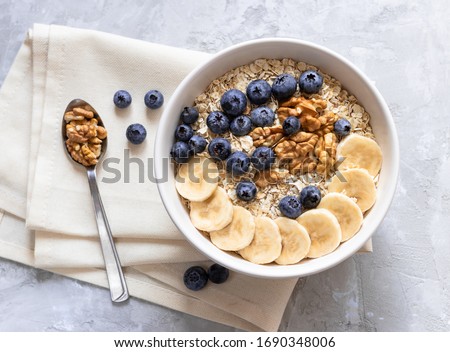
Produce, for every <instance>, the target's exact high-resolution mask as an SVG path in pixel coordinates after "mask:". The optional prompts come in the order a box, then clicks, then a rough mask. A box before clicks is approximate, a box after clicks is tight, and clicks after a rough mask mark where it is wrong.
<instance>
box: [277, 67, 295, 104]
mask: <svg viewBox="0 0 450 352" xmlns="http://www.w3.org/2000/svg"><path fill="white" fill-rule="evenodd" d="M296 90H297V81H296V80H295V78H294V76H292V75H290V74H289V73H282V74H281V75H279V76H277V78H275V81H273V83H272V94H273V96H274V97H275V98H277V99H278V100H285V99H288V98H290V97H291V96H293V95H294V93H295V91H296Z"/></svg>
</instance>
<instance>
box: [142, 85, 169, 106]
mask: <svg viewBox="0 0 450 352" xmlns="http://www.w3.org/2000/svg"><path fill="white" fill-rule="evenodd" d="M144 103H145V105H146V106H147V107H148V108H149V109H159V108H160V107H161V106H162V105H163V104H164V97H163V95H162V94H161V92H160V91H159V90H154V89H153V90H150V91H148V92H147V93H146V94H145V96H144Z"/></svg>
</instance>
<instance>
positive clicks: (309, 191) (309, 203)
mask: <svg viewBox="0 0 450 352" xmlns="http://www.w3.org/2000/svg"><path fill="white" fill-rule="evenodd" d="M321 199H322V196H321V194H320V190H319V189H318V188H317V187H316V186H306V187H305V188H303V189H302V191H301V192H300V202H301V203H302V206H303V208H306V209H312V208H315V207H317V206H318V205H319V203H320V200H321Z"/></svg>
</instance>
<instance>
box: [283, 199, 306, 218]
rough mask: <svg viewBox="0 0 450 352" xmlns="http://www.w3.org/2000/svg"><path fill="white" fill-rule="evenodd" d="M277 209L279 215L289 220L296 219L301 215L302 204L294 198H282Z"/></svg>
mask: <svg viewBox="0 0 450 352" xmlns="http://www.w3.org/2000/svg"><path fill="white" fill-rule="evenodd" d="M278 207H279V208H280V211H281V214H283V215H284V216H286V217H288V218H291V219H296V218H298V217H299V216H300V214H301V213H302V204H301V203H300V200H299V199H298V198H297V197H294V196H286V197H284V198H282V199H281V200H280V203H279V204H278Z"/></svg>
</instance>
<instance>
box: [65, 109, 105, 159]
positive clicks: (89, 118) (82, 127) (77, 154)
mask: <svg viewBox="0 0 450 352" xmlns="http://www.w3.org/2000/svg"><path fill="white" fill-rule="evenodd" d="M94 116H95V114H94V112H93V111H92V110H91V109H90V107H88V106H83V107H75V108H74V109H72V111H68V112H66V113H65V115H64V120H65V121H66V122H67V124H66V136H67V140H66V147H67V150H68V151H69V154H70V155H71V156H72V158H73V159H74V160H75V161H77V162H79V163H80V164H82V165H84V166H91V165H95V164H97V163H98V159H97V158H98V157H99V156H100V154H101V150H102V143H103V140H104V139H105V138H106V137H107V132H106V129H105V128H104V127H103V126H99V125H98V120H97V119H96V118H94Z"/></svg>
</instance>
